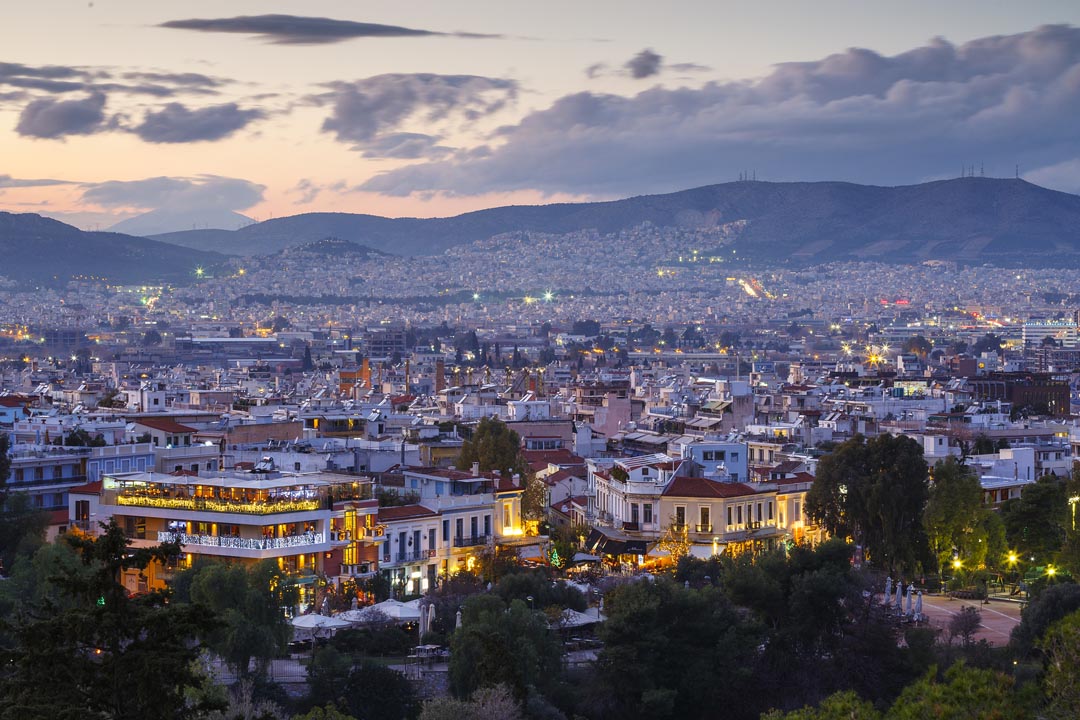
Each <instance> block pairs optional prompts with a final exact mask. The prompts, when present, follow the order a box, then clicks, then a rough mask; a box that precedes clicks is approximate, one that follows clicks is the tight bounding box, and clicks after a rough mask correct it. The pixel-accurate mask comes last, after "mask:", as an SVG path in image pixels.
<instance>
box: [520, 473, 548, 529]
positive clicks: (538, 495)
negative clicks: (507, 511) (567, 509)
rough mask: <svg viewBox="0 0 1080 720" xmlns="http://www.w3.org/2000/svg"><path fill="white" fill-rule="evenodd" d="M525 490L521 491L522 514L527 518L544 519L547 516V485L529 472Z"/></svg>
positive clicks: (525, 476)
mask: <svg viewBox="0 0 1080 720" xmlns="http://www.w3.org/2000/svg"><path fill="white" fill-rule="evenodd" d="M524 478H525V491H524V492H523V493H521V516H522V517H523V518H525V519H526V520H542V519H544V517H546V516H547V507H548V506H547V499H548V490H547V485H545V484H544V481H543V480H540V479H538V478H537V477H536V475H535V474H533V473H531V472H530V473H527V474H526V475H524Z"/></svg>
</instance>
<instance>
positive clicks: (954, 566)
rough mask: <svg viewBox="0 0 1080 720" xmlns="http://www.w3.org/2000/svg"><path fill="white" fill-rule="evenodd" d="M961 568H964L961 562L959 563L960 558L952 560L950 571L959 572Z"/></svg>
mask: <svg viewBox="0 0 1080 720" xmlns="http://www.w3.org/2000/svg"><path fill="white" fill-rule="evenodd" d="M962 567H964V563H963V561H961V560H960V558H954V559H953V561H952V569H953V570H960V569H961V568H962Z"/></svg>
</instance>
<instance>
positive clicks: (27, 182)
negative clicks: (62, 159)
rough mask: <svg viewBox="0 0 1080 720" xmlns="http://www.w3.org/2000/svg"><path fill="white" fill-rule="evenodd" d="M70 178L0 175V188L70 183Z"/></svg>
mask: <svg viewBox="0 0 1080 720" xmlns="http://www.w3.org/2000/svg"><path fill="white" fill-rule="evenodd" d="M70 184H71V181H70V180H51V179H48V178H35V179H29V178H15V177H11V176H10V175H0V188H24V187H49V186H51V185H70Z"/></svg>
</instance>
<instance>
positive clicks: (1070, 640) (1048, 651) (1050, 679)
mask: <svg viewBox="0 0 1080 720" xmlns="http://www.w3.org/2000/svg"><path fill="white" fill-rule="evenodd" d="M1039 648H1040V649H1041V650H1042V651H1043V655H1044V656H1045V657H1046V669H1045V671H1044V674H1043V690H1044V692H1045V693H1046V698H1047V700H1048V701H1049V706H1050V708H1049V709H1050V711H1051V717H1056V718H1077V717H1080V612H1074V613H1073V614H1071V615H1069V616H1067V617H1066V618H1064V619H1063V620H1060V621H1058V622H1056V623H1055V624H1054V625H1052V626H1051V627H1050V629H1049V630H1048V631H1047V632H1046V634H1045V635H1044V636H1043V638H1042V640H1040V641H1039Z"/></svg>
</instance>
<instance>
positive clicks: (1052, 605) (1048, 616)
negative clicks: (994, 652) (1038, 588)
mask: <svg viewBox="0 0 1080 720" xmlns="http://www.w3.org/2000/svg"><path fill="white" fill-rule="evenodd" d="M1077 611H1080V585H1076V584H1074V583H1063V584H1061V585H1051V586H1050V587H1048V588H1046V589H1045V590H1043V591H1042V592H1041V593H1039V594H1038V595H1036V596H1035V597H1034V598H1032V600H1031V602H1030V603H1029V604H1028V606H1027V607H1026V608H1024V613H1023V615H1022V616H1021V618H1020V624H1019V625H1017V626H1016V627H1015V628H1013V631H1012V638H1011V639H1010V641H1009V644H1010V645H1011V647H1012V649H1013V651H1014V652H1015V653H1016V655H1017V656H1018V657H1021V658H1026V657H1027V656H1028V655H1029V654H1030V653H1031V651H1032V650H1034V649H1035V648H1036V647H1038V643H1039V639H1040V638H1041V637H1043V635H1044V634H1045V633H1046V631H1047V629H1048V628H1049V627H1050V626H1051V625H1053V624H1054V623H1056V622H1058V621H1059V620H1061V619H1062V618H1064V617H1067V616H1069V615H1071V614H1072V613H1075V612H1077Z"/></svg>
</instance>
